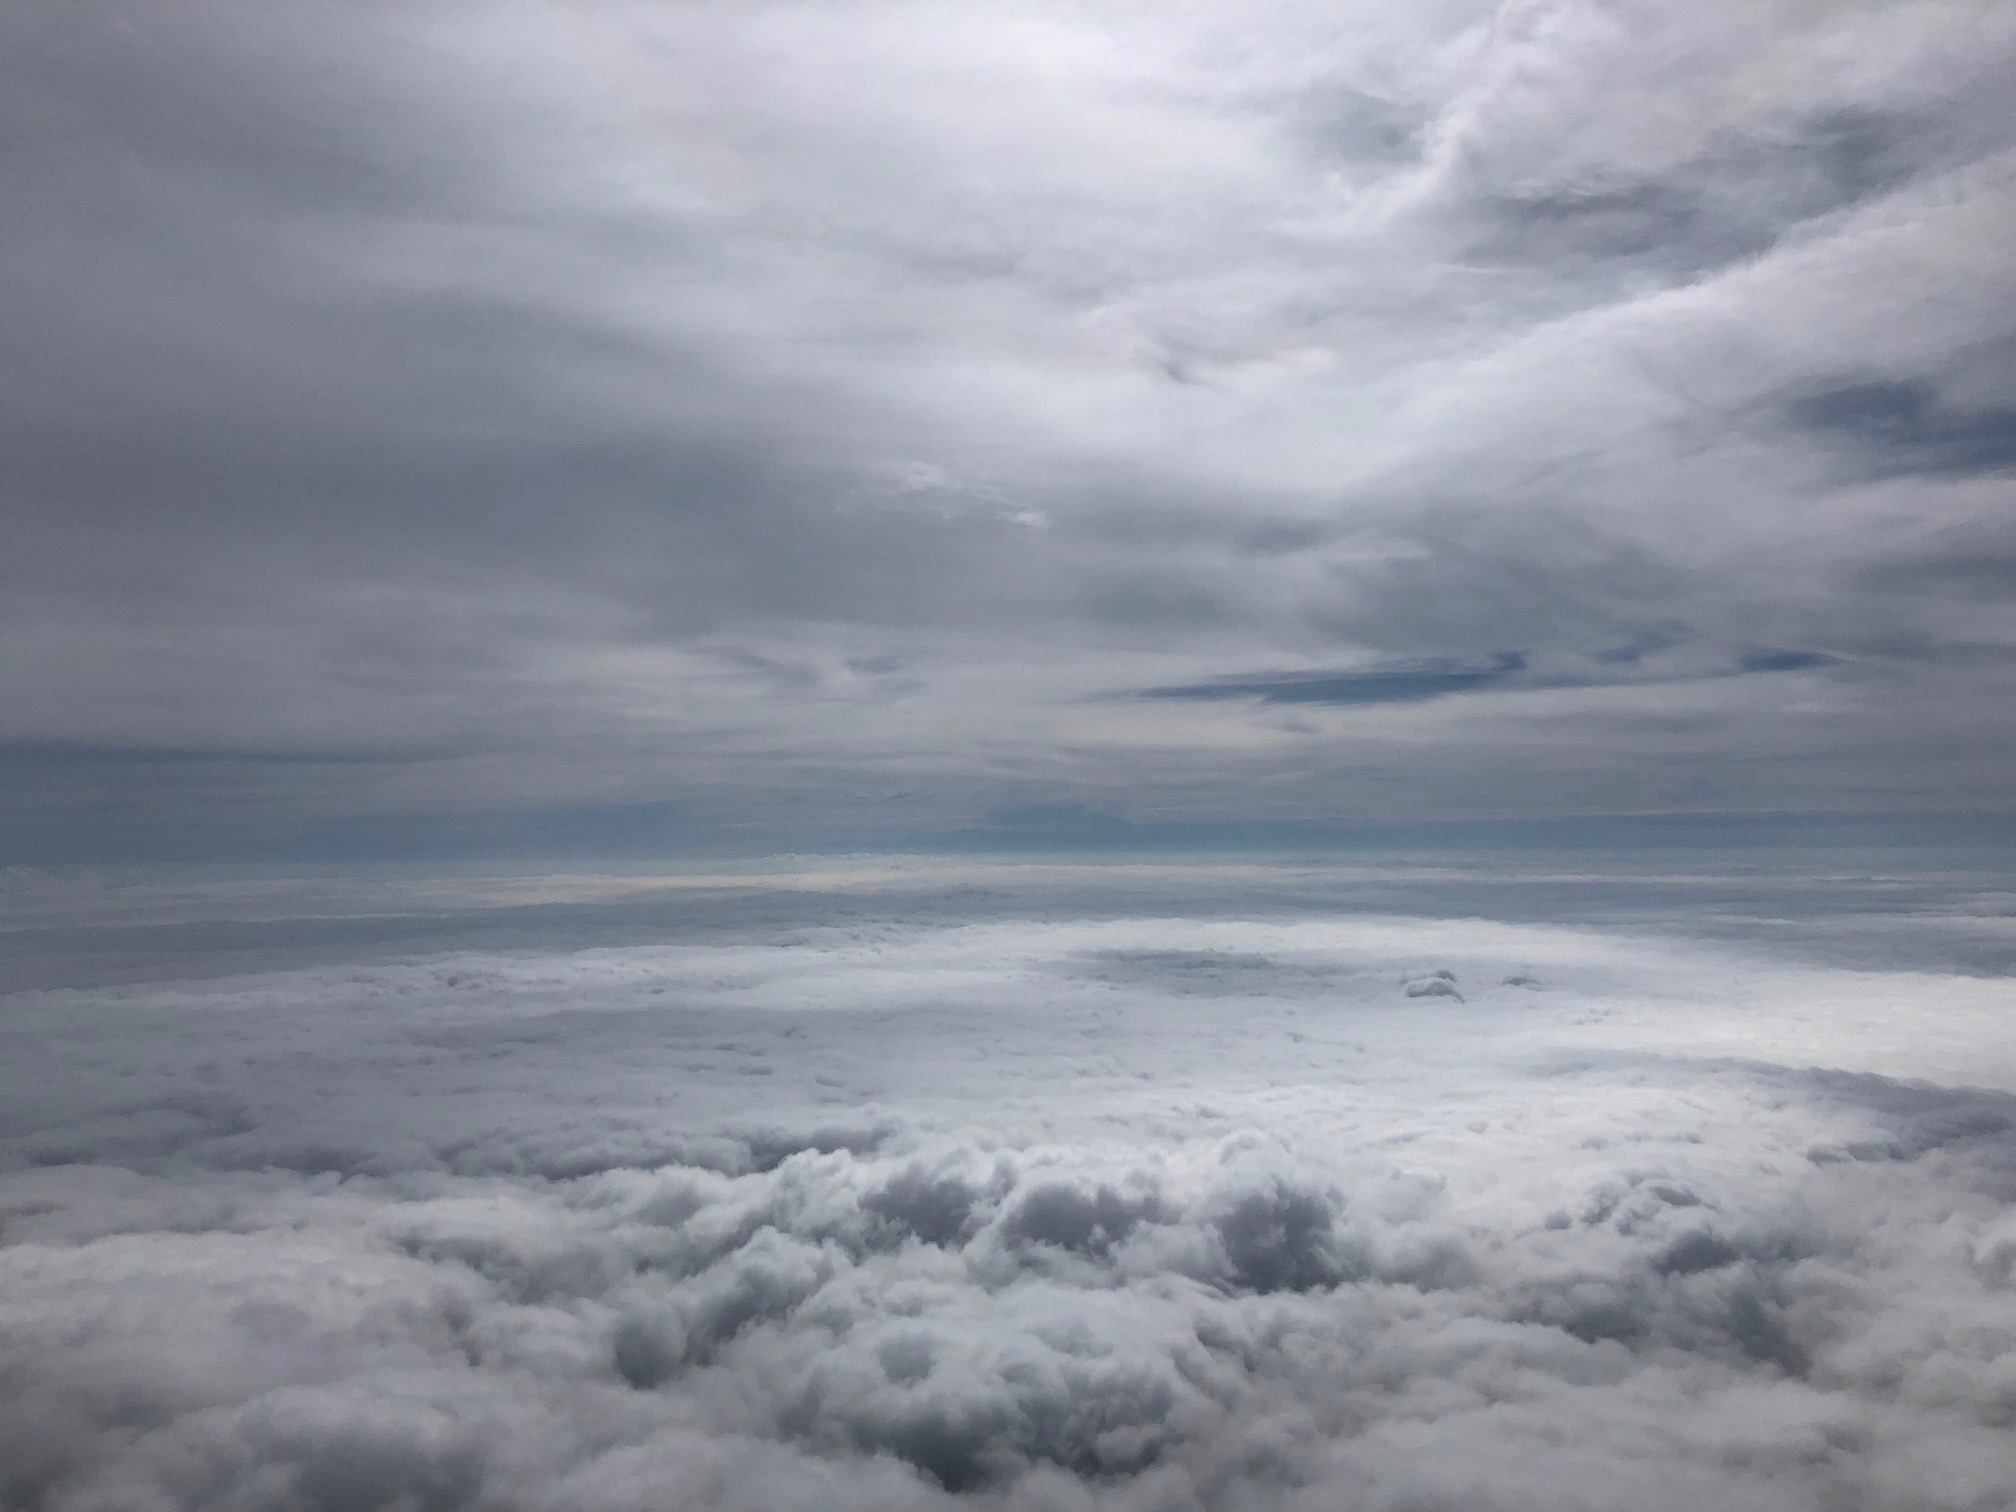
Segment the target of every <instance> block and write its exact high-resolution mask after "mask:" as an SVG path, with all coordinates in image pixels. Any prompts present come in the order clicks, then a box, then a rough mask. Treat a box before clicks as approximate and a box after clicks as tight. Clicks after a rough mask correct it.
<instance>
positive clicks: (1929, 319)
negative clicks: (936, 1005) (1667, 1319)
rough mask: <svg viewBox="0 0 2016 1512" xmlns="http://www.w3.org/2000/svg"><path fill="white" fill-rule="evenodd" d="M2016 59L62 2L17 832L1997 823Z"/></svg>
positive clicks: (2014, 21)
mask: <svg viewBox="0 0 2016 1512" xmlns="http://www.w3.org/2000/svg"><path fill="white" fill-rule="evenodd" d="M2012 75H2016V7H2012V6H2010V5H2008V4H2006V3H2001V0H1890V3H1877V0H1866V3H1858V0H1848V3H1837V4H1820V3H1812V0H1741V3H1737V0H1706V3H1678V0H1662V3H1648V0H1617V3H1609V4H1595V3H1585V0H1508V3H1504V4H1487V3H1480V0H1407V3H1400V0H1376V3H1374V0H1320V3H1304V0H1173V3H1164V4H1146V3H1134V0H1086V3H1062V0H1057V3H1045V0H989V3H986V4H971V5H969V4H952V3H935V4H934V3H921V0H918V3H901V0H837V3H810V0H805V3H791V0H749V3H738V4H729V5H715V4H699V3H694V4H685V3H677V0H639V3H628V4H607V5H597V4H587V5H577V4H561V3H557V0H554V3H540V0H402V3H400V4H396V5H392V4H352V3H338V0H288V3H286V4H284V5H280V4H270V3H265V0H10V3H8V4H6V5H5V6H0V140H4V141H5V143H6V152H5V156H4V158H0V199H4V203H5V206H6V210H5V214H4V215H0V321H4V326H5V331H6V337H5V341H4V343H0V456H4V458H5V463H4V468H0V509H4V511H5V518H4V532H5V538H6V548H5V550H4V551H0V594H4V598H5V612H4V615H0V852H4V853H5V854H7V855H10V856H18V857H26V858H33V859H38V860H39V859H57V860H63V859H73V860H74V859H90V858H94V857H95V858H108V857H119V856H197V857H211V858H219V857H230V856H241V857H243V856H255V855H261V854H265V855H274V854H280V853H293V854H297V855H305V854H317V853H333V852H335V851H340V850H342V849H343V848H344V843H349V844H351V848H352V849H353V850H356V849H358V848H359V846H358V844H357V843H356V841H355V836H356V834H357V833H358V832H359V831H358V830H357V826H359V825H362V826H364V831H363V832H364V833H365V834H366V835H367V838H368V841H369V843H368V844H364V845H362V847H361V848H362V849H364V850H375V851H377V852H379V853H385V854H395V853H398V852H399V851H401V850H402V849H410V850H413V851H425V852H433V853H440V852H443V851H452V850H455V849H456V848H458V847H462V848H464V849H473V850H489V851H491V852H496V851H499V850H504V851H508V850H511V849H513V848H517V849H521V850H524V851H528V852H531V851H538V850H542V849H543V850H545V851H547V852H548V853H550V852H551V851H552V850H553V849H554V848H555V847H556V846H559V847H561V848H569V847H571V848H573V849H575V850H577V851H582V852H593V851H594V850H596V849H597V848H598V845H600V844H602V843H604V842H607V841H609V840H610V839H611V837H616V836H622V837H626V843H632V844H634V842H635V839H636V836H637V835H638V834H639V833H642V834H645V835H646V836H648V838H649V839H650V841H651V842H652V844H654V845H656V846H657V847H659V848H660V849H664V848H669V847H673V846H696V845H706V846H711V847H713V848H716V849H721V848H727V849H737V848H739V849H741V850H743V851H745V852H756V853H760V852H762V851H765V850H769V849H776V848H789V849H804V848H812V847H814V846H818V845H830V844H835V843H840V844H850V845H855V844H858V845H889V844H901V843H906V842H910V841H916V840H918V839H919V837H929V836H933V835H939V834H944V833H950V832H957V831H961V830H964V829H969V828H971V827H973V826H975V825H984V824H986V823H987V822H988V820H989V816H990V815H1000V814H1004V813H1005V814H1009V815H1014V814H1017V813H1021V812H1024V811H1026V810H1030V809H1032V808H1033V809H1035V810H1038V811H1041V812H1053V813H1054V812H1067V811H1068V812H1072V813H1080V814H1087V815H1093V816H1105V817H1106V818H1108V819H1110V820H1112V821H1114V822H1126V823H1131V824H1135V825H1156V824H1174V825H1181V824H1197V823H1226V822H1252V821H1285V820H1296V819H1304V818H1320V819H1331V820H1339V821H1362V820H1366V819H1406V820H1448V819H1464V818H1469V819H1475V818H1486V819H1493V818H1505V817H1521V818H1544V817H1547V816H1559V815H1573V814H1590V813H1596V814H1604V813H1611V814H1620V813H1647V812H1692V811H1722V812H1731V813H1741V812H1757V811H1806V812H1830V813H1832V812H1840V813H1872V814H1873V813H1883V814H1894V813H1912V812H1924V811H1936V812H1944V813H1970V812H1989V811H2007V810H2008V809H2009V808H2010V807H2011V803H2010V799H2011V793H2010V787H2009V772H2010V765H2009V762H2008V759H2007V753H2008V751H2009V749H2010V746H2011V742H2012V739H2016V727H2012V717H2011V711H2012V710H2016V675H2012V668H2016V661H2012V647H2016V626H2012V622H2011V618H2010V615H2009V610H2008V602H2009V594H2010V589H2011V588H2012V586H2016V531H2012V523H2011V522H2012V520H2016V510H2012V508H2011V499H2010V481H2009V480H2010V474H2011V468H2012V464H2016V408H2012V403H2011V398H2010V396H2011V394H2012V392H2016V339H2012V333H2016V258H2012V257H2011V255H2010V248H2011V246H2012V245H2016V215H2012V207H2016V190H2012V168H2016V112H2012V111H2011V110H2010V109H2009V105H2008V94H2009V80H2010V78H2011V77H2012ZM343 835H349V836H351V840H350V841H349V842H342V841H340V838H339V839H338V840H332V839H331V836H337V837H341V836H343Z"/></svg>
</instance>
